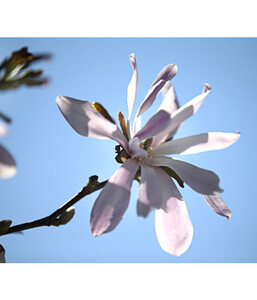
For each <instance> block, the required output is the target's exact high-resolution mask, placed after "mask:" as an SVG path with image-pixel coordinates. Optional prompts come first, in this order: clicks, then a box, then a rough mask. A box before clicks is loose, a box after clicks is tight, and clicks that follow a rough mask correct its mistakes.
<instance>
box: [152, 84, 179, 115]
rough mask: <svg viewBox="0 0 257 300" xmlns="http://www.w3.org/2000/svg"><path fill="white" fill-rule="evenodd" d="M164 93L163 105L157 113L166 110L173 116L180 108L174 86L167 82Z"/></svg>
mask: <svg viewBox="0 0 257 300" xmlns="http://www.w3.org/2000/svg"><path fill="white" fill-rule="evenodd" d="M162 93H163V96H164V98H163V100H162V104H161V105H160V107H159V108H158V110H157V111H159V110H165V111H166V112H168V113H169V114H170V115H171V114H172V113H174V111H176V110H177V109H178V108H179V104H178V101H177V97H176V94H175V91H174V87H173V85H172V84H170V83H168V82H167V83H166V84H165V86H164V87H163V89H162Z"/></svg>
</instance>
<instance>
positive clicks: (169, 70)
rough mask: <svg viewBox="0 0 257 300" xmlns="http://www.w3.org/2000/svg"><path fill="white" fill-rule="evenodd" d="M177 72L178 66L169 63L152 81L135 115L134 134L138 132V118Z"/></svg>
mask: <svg viewBox="0 0 257 300" xmlns="http://www.w3.org/2000/svg"><path fill="white" fill-rule="evenodd" d="M176 74H177V66H176V65H175V64H169V65H167V66H166V67H164V68H163V69H162V70H161V72H160V73H159V74H158V76H157V77H156V79H155V80H154V82H153V83H152V85H151V87H150V90H149V91H148V93H147V95H146V97H145V99H144V100H143V102H142V103H141V105H140V107H139V109H138V111H137V113H136V117H135V121H134V125H133V135H135V133H136V129H135V128H136V127H137V126H136V124H137V118H138V117H139V116H141V115H142V114H143V113H144V112H145V111H146V110H147V109H148V108H149V107H150V106H151V105H152V104H153V102H154V100H155V99H156V97H157V95H158V93H159V92H160V90H161V89H162V88H163V87H164V85H165V84H166V82H168V81H170V80H171V79H172V78H173V77H174V76H175V75H176Z"/></svg>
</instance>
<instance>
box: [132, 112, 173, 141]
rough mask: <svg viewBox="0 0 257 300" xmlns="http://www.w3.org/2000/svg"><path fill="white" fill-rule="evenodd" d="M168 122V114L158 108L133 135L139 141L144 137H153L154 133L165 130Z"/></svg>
mask: <svg viewBox="0 0 257 300" xmlns="http://www.w3.org/2000/svg"><path fill="white" fill-rule="evenodd" d="M169 124H170V115H169V114H168V113H167V112H166V111H164V110H160V111H158V112H157V113H156V114H155V115H153V117H151V118H150V120H149V121H148V122H147V123H146V124H145V126H144V127H143V128H142V129H141V130H140V131H139V132H137V134H136V135H135V136H134V137H137V138H138V139H139V140H140V141H143V140H145V139H146V138H151V137H153V138H154V137H155V136H156V135H158V134H160V132H162V131H163V130H165V128H167V126H168V125H169ZM153 141H154V140H153Z"/></svg>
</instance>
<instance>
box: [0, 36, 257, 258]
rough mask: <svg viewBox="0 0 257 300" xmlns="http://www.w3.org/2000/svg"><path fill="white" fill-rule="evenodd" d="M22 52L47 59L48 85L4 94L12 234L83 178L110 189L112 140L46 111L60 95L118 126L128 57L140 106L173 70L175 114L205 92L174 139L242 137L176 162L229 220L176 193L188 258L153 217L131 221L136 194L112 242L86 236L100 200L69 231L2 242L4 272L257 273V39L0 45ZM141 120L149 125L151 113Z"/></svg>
mask: <svg viewBox="0 0 257 300" xmlns="http://www.w3.org/2000/svg"><path fill="white" fill-rule="evenodd" d="M23 46H28V49H29V51H31V52H33V53H36V52H40V53H41V52H49V53H51V54H52V55H53V57H52V60H51V61H48V62H42V63H39V64H37V65H36V64H35V65H34V68H36V67H39V68H43V69H44V70H45V75H47V76H48V77H49V78H50V83H49V85H48V86H46V87H35V88H26V87H22V88H19V89H17V90H14V91H7V92H1V94H0V99H1V102H0V111H3V112H5V113H6V114H7V115H9V116H10V117H12V118H13V124H12V125H11V126H10V134H9V136H8V137H7V138H5V139H1V144H2V145H4V146H5V147H6V148H7V149H9V151H10V152H11V153H12V155H13V156H14V157H15V159H16V161H17V164H18V169H19V171H18V174H17V175H16V177H14V178H13V179H10V180H1V181H0V191H1V192H0V193H1V203H0V205H1V206H0V207H1V209H0V219H11V220H12V221H13V224H14V225H15V224H19V223H23V222H27V221H32V220H35V219H38V218H41V217H44V216H47V215H48V214H50V213H51V212H53V211H54V210H56V209H57V208H58V207H59V206H61V205H62V204H63V203H64V202H66V201H67V200H68V199H69V198H71V197H72V196H73V195H75V194H76V193H77V192H78V191H79V190H80V189H81V188H82V187H83V185H84V184H85V183H86V182H87V179H88V177H89V176H91V175H98V176H99V180H100V181H103V180H106V179H108V178H109V177H110V176H111V175H112V174H113V173H114V172H115V170H116V169H117V168H118V167H119V165H118V164H117V163H116V161H115V160H114V147H115V143H114V142H113V141H104V140H95V139H91V138H85V137H82V136H80V135H78V134H77V133H76V132H75V131H74V130H73V129H72V128H71V127H70V126H69V125H68V123H67V122H66V121H65V120H64V118H63V116H62V115H61V113H60V112H59V110H58V108H57V105H56V104H55V98H56V96H57V95H66V96H71V97H74V98H77V99H81V100H89V101H91V102H93V101H98V102H100V103H102V104H103V105H104V106H105V108H106V109H108V111H109V113H110V114H111V115H112V116H113V117H114V118H116V116H117V112H118V111H119V110H121V111H122V112H124V114H125V115H127V106H126V92H127V85H128V83H129V81H130V78H131V75H132V69H131V66H130V63H129V54H130V53H132V52H134V53H135V55H136V59H137V64H138V72H139V89H138V94H137V101H136V106H137V107H138V105H140V103H141V101H142V99H143V98H144V96H145V94H146V92H147V91H148V89H149V87H150V85H151V83H152V81H153V80H154V79H155V77H156V75H157V74H158V72H159V71H160V70H161V69H162V68H163V67H164V66H165V65H167V64H169V63H176V64H177V65H178V74H177V75H176V77H175V78H174V79H173V81H172V82H173V84H174V87H175V90H176V93H177V96H178V100H179V102H180V104H181V105H183V104H185V103H186V102H187V101H189V100H191V99H192V98H193V97H195V96H197V95H198V94H199V93H200V92H201V90H202V88H203V86H202V83H204V82H208V83H209V84H211V86H212V88H213V89H212V91H211V93H210V95H209V96H208V98H207V99H206V101H205V103H204V104H203V105H202V107H201V108H200V110H199V111H198V112H197V114H196V115H194V116H193V117H191V118H190V119H189V120H187V121H186V122H185V123H184V124H183V125H182V127H181V128H180V131H179V132H178V134H177V136H176V137H184V136H188V135H193V134H198V133H204V132H208V131H224V132H236V131H237V130H239V131H241V133H242V136H241V138H240V140H239V141H238V142H237V143H236V144H235V145H233V146H232V147H230V148H227V149H225V150H221V151H215V152H207V153H200V154H196V155H190V156H189V155H188V156H184V157H183V159H184V160H185V161H187V162H190V163H193V164H195V165H197V166H199V167H202V168H206V169H210V170H212V171H214V172H215V173H217V174H218V175H219V177H220V179H221V187H222V188H223V189H224V190H225V192H224V193H223V195H222V196H223V198H224V200H225V202H226V203H227V205H228V206H229V208H230V209H231V211H232V218H231V219H230V220H229V221H228V220H227V219H226V218H223V217H221V216H219V215H217V214H215V213H214V212H213V211H212V210H211V209H210V208H209V207H208V206H207V204H206V203H205V201H204V199H203V197H202V196H201V195H200V194H197V193H195V192H194V191H192V190H191V189H190V188H188V187H185V188H184V189H183V190H181V193H182V194H183V197H184V199H185V201H186V204H187V207H188V211H189V215H190V217H191V221H192V223H193V226H194V237H193V241H192V244H191V246H190V248H189V249H188V251H187V252H186V253H184V254H183V255H181V256H180V257H174V256H171V255H169V254H167V253H165V252H164V251H163V250H162V249H161V248H160V246H159V244H158V242H157V238H156V235H155V230H154V214H153V213H152V214H151V215H150V216H149V217H148V218H147V219H143V218H139V217H137V215H136V198H137V183H136V182H134V184H133V188H132V194H131V200H130V205H129V208H128V210H127V212H126V214H125V216H124V219H123V220H122V222H121V223H120V224H119V226H118V227H117V228H116V229H115V230H114V231H112V232H111V233H108V234H104V235H102V236H100V237H96V238H95V237H92V235H91V232H90V228H89V217H90V210H91V207H92V205H93V202H94V200H95V199H96V197H97V195H98V193H94V194H92V195H90V196H88V197H86V198H84V199H83V200H81V201H80V202H79V203H77V204H76V205H75V209H76V214H75V216H74V218H73V219H72V221H71V222H70V223H69V224H67V225H66V226H62V227H59V228H56V227H50V228H47V227H42V228H36V229H31V230H28V231H24V233H23V234H22V235H19V234H11V235H7V236H3V237H1V238H0V244H2V245H3V246H4V247H5V249H6V260H7V261H8V262H148V263H149V262H165V263H174V262H175V263H181V262H183V263H184V262H187V263H193V262H196V263H201V262H204V263H208V262H210V263H211V262H215V263H216V262H242V263H243V262H251V263H254V262H257V242H256V236H257V218H256V211H257V201H256V199H255V197H256V196H255V194H256V193H255V188H256V182H255V181H256V180H255V179H256V173H255V170H256V167H257V165H256V162H257V161H256V160H257V159H256V156H255V153H254V152H255V150H254V149H255V148H256V141H255V135H256V109H257V99H256V97H257V96H256V95H257V85H256V78H257V77H256V70H257V56H256V53H257V40H256V39H232V38H230V39H225V38H220V39H212V38H202V39H200V38H197V39H194V38H188V39H184V38H178V39H177V38H165V39H162V38H156V39H154V38H149V39H148V38H129V39H119V38H113V39H109V38H103V39H100V38H92V39H85V38H80V39H76V38H71V39H55V38H50V39H46V38H40V39H34V38H24V39H22V38H17V39H14V38H12V39H6V38H2V39H0V59H1V60H2V59H3V58H5V57H6V56H9V55H10V53H11V52H12V51H15V50H18V49H20V48H21V47H23ZM160 101H161V97H158V98H157V100H156V104H155V105H154V107H153V108H152V109H151V110H150V111H149V114H148V113H146V114H145V118H143V121H146V120H147V117H149V116H150V115H151V114H152V113H153V112H154V111H155V108H157V107H158V105H159V104H160Z"/></svg>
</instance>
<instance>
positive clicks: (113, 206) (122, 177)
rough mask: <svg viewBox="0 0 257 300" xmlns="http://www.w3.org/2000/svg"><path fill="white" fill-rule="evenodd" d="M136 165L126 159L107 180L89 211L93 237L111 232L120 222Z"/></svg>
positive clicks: (136, 168) (127, 200)
mask: <svg viewBox="0 0 257 300" xmlns="http://www.w3.org/2000/svg"><path fill="white" fill-rule="evenodd" d="M137 170H138V164H137V162H136V161H135V160H132V159H128V160H127V161H126V162H125V163H124V164H123V165H122V166H121V167H120V168H119V169H118V170H117V171H116V172H115V173H114V175H113V176H112V177H111V178H110V179H109V181H108V182H107V184H106V185H105V187H104V188H103V190H102V191H101V193H100V195H99V196H98V198H97V199H96V201H95V203H94V206H93V208H92V211H91V218H90V227H91V231H92V234H93V236H98V235H100V234H102V233H106V232H110V231H112V230H113V229H114V228H115V227H116V226H117V225H118V224H119V222H120V221H121V219H122V217H123V215H124V213H125V211H126V209H127V207H128V204H129V198H130V190H131V185H132V182H133V179H134V177H135V174H136V172H137Z"/></svg>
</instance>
